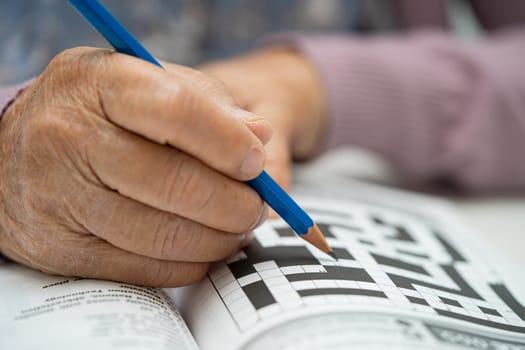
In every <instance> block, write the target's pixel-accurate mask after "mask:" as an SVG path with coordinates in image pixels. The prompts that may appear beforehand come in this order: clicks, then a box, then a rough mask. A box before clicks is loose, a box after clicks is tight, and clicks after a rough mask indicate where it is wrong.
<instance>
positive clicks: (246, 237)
mask: <svg viewBox="0 0 525 350" xmlns="http://www.w3.org/2000/svg"><path fill="white" fill-rule="evenodd" d="M253 237H254V236H253V232H252V231H250V232H248V233H247V234H245V235H244V238H243V240H242V241H241V244H240V245H241V248H244V247H246V246H247V245H249V244H250V243H251V242H252V241H253Z"/></svg>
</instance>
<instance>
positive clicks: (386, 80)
mask: <svg viewBox="0 0 525 350" xmlns="http://www.w3.org/2000/svg"><path fill="white" fill-rule="evenodd" d="M284 42H288V43H290V44H291V45H293V46H296V47H297V48H299V49H300V50H302V51H303V52H304V54H305V55H306V56H307V57H309V59H310V60H311V61H312V62H313V63H314V65H316V66H317V68H318V70H319V73H320V76H321V79H322V81H323V84H324V85H325V91H326V98H327V104H328V114H329V122H328V128H327V133H326V138H325V144H324V146H323V149H330V148H334V147H337V146H341V145H353V146H358V147H362V148H365V149H368V150H371V151H374V152H376V153H378V154H379V155H382V156H383V157H384V158H386V159H387V160H389V161H390V162H391V163H392V164H393V165H394V166H396V167H397V168H398V169H399V170H400V172H401V174H403V175H404V176H406V178H407V179H409V180H411V181H418V182H421V181H431V180H437V179H446V180H448V181H452V182H453V183H455V184H457V185H459V186H461V187H463V188H465V189H470V190H478V191H479V190H506V189H517V188H521V189H525V161H524V160H523V159H524V158H523V157H524V156H523V153H524V152H525V61H524V57H525V30H524V28H522V29H521V30H517V29H516V30H514V31H508V32H502V33H499V34H494V35H492V36H488V37H486V38H485V39H484V40H483V41H480V42H478V43H476V44H465V43H461V42H458V41H457V40H455V39H454V38H453V37H451V36H448V35H447V34H446V33H438V32H421V33H414V34H405V35H403V36H401V35H400V36H391V37H370V38H356V37H322V36H319V37H303V36H300V37H293V38H292V39H291V40H287V39H285V40H284Z"/></svg>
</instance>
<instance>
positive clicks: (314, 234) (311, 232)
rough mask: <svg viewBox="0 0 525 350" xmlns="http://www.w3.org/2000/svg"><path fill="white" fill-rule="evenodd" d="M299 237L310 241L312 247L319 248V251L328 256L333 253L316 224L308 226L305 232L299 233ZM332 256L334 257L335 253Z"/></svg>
mask: <svg viewBox="0 0 525 350" xmlns="http://www.w3.org/2000/svg"><path fill="white" fill-rule="evenodd" d="M301 238H303V239H304V240H306V241H307V242H309V243H311V244H312V245H313V246H314V247H316V248H318V249H320V250H321V251H323V252H324V253H326V254H328V255H330V256H332V255H333V254H334V253H333V251H332V248H331V247H330V245H329V244H328V242H327V241H326V239H325V238H324V236H323V233H322V232H321V230H320V229H319V227H317V225H316V224H314V225H313V226H312V227H310V228H309V229H308V232H307V233H306V234H304V235H301ZM330 253H331V254H330ZM333 257H335V255H334V256H333Z"/></svg>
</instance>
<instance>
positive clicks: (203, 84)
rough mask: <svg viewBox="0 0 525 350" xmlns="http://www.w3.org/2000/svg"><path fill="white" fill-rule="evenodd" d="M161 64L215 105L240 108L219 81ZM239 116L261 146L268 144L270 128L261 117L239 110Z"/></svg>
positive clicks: (191, 70) (270, 135)
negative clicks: (189, 83) (213, 101)
mask: <svg viewBox="0 0 525 350" xmlns="http://www.w3.org/2000/svg"><path fill="white" fill-rule="evenodd" d="M162 64H163V66H164V67H166V69H167V70H168V71H170V72H173V73H174V74H176V75H178V76H180V77H182V78H184V79H185V80H186V81H189V82H191V83H193V85H195V86H197V87H198V88H199V89H200V90H202V91H203V92H205V93H206V94H207V95H208V96H209V97H210V98H212V99H214V100H215V101H217V103H222V104H229V105H238V106H241V104H239V103H238V102H239V101H237V102H236V101H235V99H234V96H233V95H232V94H231V93H230V91H229V90H228V87H227V86H226V85H225V84H224V82H222V81H221V80H219V79H216V78H214V77H212V76H211V75H208V74H206V73H203V72H202V71H199V70H196V69H191V68H189V67H184V66H178V65H173V64H169V63H167V62H162ZM237 97H239V96H237ZM242 113H244V114H245V116H242ZM239 114H240V118H241V119H242V120H243V121H244V122H245V123H246V125H247V126H248V128H249V129H250V130H251V131H252V132H253V133H254V134H255V136H257V138H258V139H259V140H261V142H262V143H263V144H266V143H268V141H269V140H270V138H271V137H272V132H273V130H272V128H270V127H269V123H268V122H267V121H266V120H265V119H264V118H263V117H258V116H254V115H253V114H252V113H250V112H246V111H242V110H240V111H239Z"/></svg>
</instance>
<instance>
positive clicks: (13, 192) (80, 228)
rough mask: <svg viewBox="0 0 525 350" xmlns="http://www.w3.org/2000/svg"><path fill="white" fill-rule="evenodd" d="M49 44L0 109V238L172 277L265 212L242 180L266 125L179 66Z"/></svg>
mask: <svg viewBox="0 0 525 350" xmlns="http://www.w3.org/2000/svg"><path fill="white" fill-rule="evenodd" d="M165 67H166V68H167V71H163V70H161V69H159V68H158V67H155V66H153V65H151V64H149V63H146V62H143V61H140V60H138V59H136V58H132V57H129V56H126V55H122V54H118V53H114V52H111V51H107V50H98V49H88V48H77V49H72V50H68V51H65V52H64V53H61V54H59V55H58V56H57V57H56V58H55V59H54V60H53V61H52V62H51V63H50V64H49V66H48V67H47V68H46V69H45V71H44V72H43V73H42V74H41V75H40V76H39V77H38V78H37V79H36V80H35V81H34V82H33V83H32V84H31V86H30V87H29V88H28V89H26V90H25V91H24V93H23V94H22V95H21V96H20V97H19V98H18V99H17V100H16V101H15V103H14V104H13V105H12V106H11V107H10V108H9V109H8V110H7V113H6V114H5V116H4V118H3V119H2V121H1V123H0V176H1V179H2V180H1V183H0V203H1V204H0V250H1V252H2V253H3V254H4V255H5V256H7V257H10V258H12V259H14V260H16V261H18V262H20V263H23V264H25V265H28V266H31V267H33V268H36V269H39V270H42V271H45V272H48V273H52V274H61V275H72V276H81V277H93V278H102V279H112V280H118V281H125V282H131V283H138V284H144V285H151V286H176V285H181V284H187V283H191V282H193V281H196V280H198V279H200V278H201V277H202V276H203V275H204V274H205V273H206V270H207V266H208V264H207V263H208V262H210V261H215V260H220V259H222V258H224V257H226V256H228V255H230V254H231V253H232V252H234V251H236V250H237V249H239V246H240V244H241V242H242V241H243V238H244V237H245V235H246V233H247V232H249V231H251V230H252V229H253V228H254V227H255V226H256V225H257V224H258V223H260V222H261V220H263V219H264V217H265V212H266V210H265V209H264V205H263V202H262V200H261V199H260V197H259V196H258V195H257V193H256V192H255V191H253V190H252V189H251V188H250V187H249V186H247V185H246V184H244V183H242V182H241V181H242V180H247V179H250V178H253V177H255V176H256V175H258V174H259V173H260V172H261V170H262V169H263V166H264V157H265V154H264V148H263V144H264V143H266V142H267V141H268V140H269V138H270V136H271V127H270V126H269V124H268V123H267V122H266V121H264V119H263V118H261V117H257V116H255V115H254V114H251V113H248V112H246V111H243V110H242V109H240V108H239V107H238V106H236V105H235V103H234V100H233V99H232V97H230V95H229V94H228V92H226V89H225V88H224V87H223V85H222V84H221V83H220V82H219V81H218V80H216V79H212V78H210V77H208V76H206V75H204V74H203V73H200V72H197V71H194V70H191V69H189V68H185V67H180V66H175V65H166V66H165Z"/></svg>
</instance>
